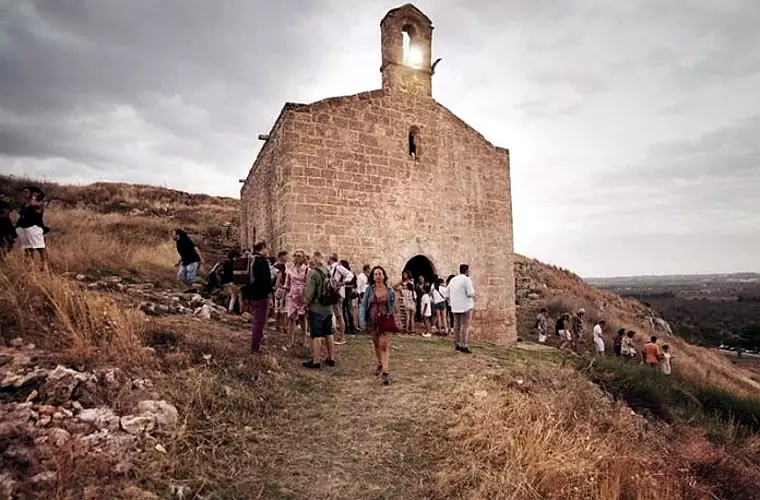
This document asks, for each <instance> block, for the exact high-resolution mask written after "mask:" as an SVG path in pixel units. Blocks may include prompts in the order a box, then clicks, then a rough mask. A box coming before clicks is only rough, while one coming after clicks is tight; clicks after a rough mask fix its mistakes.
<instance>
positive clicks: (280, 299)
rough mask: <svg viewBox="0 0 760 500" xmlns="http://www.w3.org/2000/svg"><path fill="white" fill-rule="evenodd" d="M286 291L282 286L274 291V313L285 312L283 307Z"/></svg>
mask: <svg viewBox="0 0 760 500" xmlns="http://www.w3.org/2000/svg"><path fill="white" fill-rule="evenodd" d="M286 293H287V292H286V291H285V289H284V288H280V289H279V290H277V291H276V292H275V293H274V313H275V314H285V313H286V312H287V311H286V309H285V295H286Z"/></svg>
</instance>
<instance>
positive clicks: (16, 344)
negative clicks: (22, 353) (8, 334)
mask: <svg viewBox="0 0 760 500" xmlns="http://www.w3.org/2000/svg"><path fill="white" fill-rule="evenodd" d="M23 346H24V339H22V338H21V337H16V338H15V339H13V340H11V347H16V348H21V347H23Z"/></svg>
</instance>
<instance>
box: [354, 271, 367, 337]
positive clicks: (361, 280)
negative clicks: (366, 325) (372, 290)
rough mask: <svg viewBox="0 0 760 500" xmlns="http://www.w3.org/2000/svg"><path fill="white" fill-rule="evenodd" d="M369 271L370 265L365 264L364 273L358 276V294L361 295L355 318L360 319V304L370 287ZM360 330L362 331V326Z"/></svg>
mask: <svg viewBox="0 0 760 500" xmlns="http://www.w3.org/2000/svg"><path fill="white" fill-rule="evenodd" d="M369 270H370V267H369V264H364V267H363V268H362V272H360V273H359V274H358V275H357V276H356V293H357V294H358V295H359V300H358V301H356V307H355V308H354V318H358V317H359V304H361V303H362V299H363V298H364V293H365V292H366V291H367V287H368V286H369V278H368V277H367V275H368V274H369ZM359 328H360V329H361V325H360V326H359Z"/></svg>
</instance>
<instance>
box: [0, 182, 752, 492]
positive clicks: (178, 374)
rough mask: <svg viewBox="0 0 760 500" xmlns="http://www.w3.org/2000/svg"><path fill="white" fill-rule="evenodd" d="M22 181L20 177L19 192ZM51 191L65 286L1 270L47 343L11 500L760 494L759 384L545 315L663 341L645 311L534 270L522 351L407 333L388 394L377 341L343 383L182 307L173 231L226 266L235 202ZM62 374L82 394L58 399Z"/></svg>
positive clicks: (36, 355)
mask: <svg viewBox="0 0 760 500" xmlns="http://www.w3.org/2000/svg"><path fill="white" fill-rule="evenodd" d="M21 184H22V182H21V181H20V180H17V179H8V178H0V185H1V186H3V187H2V192H0V194H4V195H8V194H11V195H15V192H16V191H17V189H18V187H20V185H21ZM45 188H46V190H47V192H48V195H49V197H50V198H51V199H52V200H51V205H50V207H49V209H48V214H47V218H48V223H49V225H50V226H51V227H52V228H53V233H52V234H51V237H50V244H51V265H52V267H53V272H52V273H50V274H48V273H44V272H38V271H34V270H28V269H27V268H26V266H25V265H24V264H23V263H22V262H21V260H20V259H18V258H17V257H16V256H13V257H12V258H10V259H8V260H7V261H6V262H5V263H3V264H0V283H2V284H3V286H4V290H6V291H7V292H8V293H6V294H3V295H2V296H0V325H2V326H3V329H2V334H3V337H4V340H5V341H6V342H7V343H10V341H11V340H12V338H13V337H17V336H21V337H23V339H24V341H23V342H15V343H16V344H18V345H24V344H25V343H28V342H34V343H35V344H37V347H36V348H35V347H31V348H29V349H25V348H21V349H18V348H5V349H2V350H1V351H0V380H1V381H2V389H0V421H1V422H3V423H4V424H3V425H0V495H1V494H2V493H3V491H4V489H5V491H11V490H12V491H15V492H16V494H17V495H19V498H47V497H49V496H50V495H52V494H55V496H56V497H57V498H133V499H136V498H143V499H150V498H179V496H180V494H183V495H185V498H193V497H195V498H209V499H211V498H241V499H247V498H261V499H266V498H306V497H309V498H325V499H326V498H353V499H359V500H369V499H382V498H408V499H417V498H468V499H477V498H489V499H502V498H503V499H538V498H554V499H599V500H601V499H605V500H612V499H617V498H638V499H660V498H673V499H679V498H683V499H703V498H704V499H708V498H713V499H714V498H725V499H732V498H736V499H752V498H757V497H758V496H757V491H758V490H757V487H756V486H757V485H760V479H758V477H759V474H760V472H759V471H760V468H758V464H760V440H758V439H756V438H754V437H753V434H752V432H751V431H752V430H753V429H754V430H757V429H760V409H758V408H757V407H756V406H757V405H756V402H755V400H754V399H752V398H750V397H748V396H749V395H755V394H757V392H756V387H757V382H756V381H755V380H753V379H752V377H751V375H750V374H749V373H748V372H745V371H744V370H742V369H740V368H737V367H734V366H733V365H732V364H731V363H730V362H729V361H727V360H726V359H724V358H723V357H721V356H720V355H718V354H715V353H713V352H712V351H709V350H707V349H701V348H697V347H694V346H690V345H688V344H686V343H684V342H682V341H680V340H679V339H677V338H675V337H668V338H667V341H668V342H670V343H671V344H673V345H675V350H676V353H677V356H678V364H677V370H678V371H679V372H681V374H682V375H683V377H681V376H678V375H676V376H674V377H671V378H665V377H662V376H661V375H660V374H659V373H653V372H647V371H646V370H645V369H641V368H640V367H638V366H635V365H624V364H620V363H617V362H616V361H615V360H608V361H605V360H603V361H597V362H592V361H591V360H590V359H589V358H577V357H575V356H572V355H567V354H562V353H559V352H558V351H556V350H555V349H551V348H548V347H541V346H536V345H535V344H532V343H530V342H528V340H529V339H530V338H531V337H532V332H531V331H530V327H531V325H532V322H533V317H534V315H535V313H536V311H537V310H538V308H540V307H542V306H546V307H548V308H549V309H550V310H551V311H552V312H553V313H554V312H558V311H564V310H568V311H572V310H574V309H577V308H578V307H580V306H583V307H585V308H586V309H587V310H589V312H590V316H591V318H590V319H596V318H597V317H599V316H604V317H605V318H606V319H607V320H608V321H609V322H610V323H612V324H613V325H614V326H617V325H620V326H624V327H626V328H628V329H633V330H636V331H637V332H639V333H640V336H641V338H644V337H645V336H648V335H649V334H650V333H651V332H654V331H657V332H658V334H659V335H663V334H664V331H662V329H663V328H664V326H663V325H664V323H661V322H660V321H658V319H659V318H658V317H657V314H656V313H655V312H654V311H651V310H649V309H648V308H646V307H645V306H643V305H642V304H641V303H639V302H637V301H635V300H630V299H622V298H620V297H618V296H616V295H614V294H611V293H608V292H603V291H601V290H598V289H596V288H593V287H590V286H588V285H586V284H585V283H584V282H583V281H582V280H581V279H580V278H579V277H577V276H575V275H574V274H572V273H570V272H568V271H565V270H561V269H557V268H554V267H551V266H546V265H544V264H542V263H540V262H537V261H534V260H531V259H528V258H525V257H518V258H517V262H516V269H515V272H516V277H517V280H516V281H517V287H518V290H517V297H518V299H517V300H518V304H517V306H518V323H519V325H518V326H519V332H520V335H521V337H522V338H523V339H524V340H525V342H521V344H520V346H519V348H512V349H502V348H498V347H494V346H488V345H483V346H475V347H474V351H475V354H474V356H473V357H465V356H464V355H459V354H457V353H454V352H453V351H452V349H451V348H450V345H449V344H448V342H446V341H443V340H423V339H421V338H419V337H416V338H415V337H405V336H395V337H394V338H393V340H392V351H391V373H392V378H393V385H392V386H391V387H390V388H387V389H382V388H381V387H380V386H379V384H378V383H377V381H376V380H375V379H374V377H373V376H372V371H373V369H374V360H373V354H372V348H371V344H370V342H369V339H368V338H366V337H363V336H358V337H354V338H350V339H349V343H348V344H347V345H346V346H341V347H339V348H338V349H339V350H338V359H339V366H338V368H337V369H334V370H320V371H318V372H305V371H304V370H303V369H302V368H301V366H300V356H301V355H303V354H304V353H305V352H304V351H302V350H300V349H298V348H296V349H289V348H287V343H288V340H289V339H288V338H287V336H285V335H283V334H281V333H277V332H274V331H271V330H269V331H268V332H267V338H266V345H265V349H266V354H265V355H264V356H262V357H260V358H253V357H251V355H250V354H249V351H248V349H249V348H248V342H249V333H248V330H247V325H246V324H244V323H241V322H240V321H239V320H238V318H237V317H235V318H233V317H229V316H227V315H225V314H224V313H223V312H221V311H219V310H218V309H217V308H215V306H214V305H213V304H210V303H209V302H208V301H204V299H203V298H201V297H191V296H186V295H183V294H181V293H179V290H177V289H176V287H175V285H174V284H173V282H174V272H175V270H174V269H175V268H174V264H175V262H176V256H175V253H174V252H175V250H174V248H173V243H172V242H171V240H170V239H169V231H170V230H171V229H172V228H174V227H177V226H180V227H183V228H187V229H189V230H190V232H191V233H192V234H193V235H194V236H195V237H196V239H197V240H198V241H200V243H201V245H202V248H203V250H204V253H206V254H209V255H211V254H212V252H213V251H214V249H219V253H218V254H216V255H221V252H222V249H224V248H227V247H233V246H235V237H236V235H235V232H234V230H230V231H229V233H228V232H227V228H228V227H230V225H232V226H233V227H234V226H235V225H236V224H237V221H236V216H237V203H236V201H235V200H231V199H216V198H212V197H207V196H204V195H188V194H185V193H180V192H176V191H170V190H164V189H161V188H153V187H149V186H130V185H123V184H95V185H91V186H57V185H47V186H45ZM226 223H230V224H229V225H228V224H226ZM216 255H215V256H216ZM215 256H214V257H215ZM214 257H212V258H214ZM76 274H82V275H83V276H80V277H78V278H77V277H75V275H76ZM146 305H147V306H146ZM137 306H139V309H140V310H138V307H137ZM144 306H146V307H144ZM204 308H207V309H206V310H207V311H208V312H209V314H208V316H207V317H206V316H205V313H204V312H203V311H204ZM141 310H142V311H147V312H148V313H149V314H148V315H146V314H143V313H142V312H140V311H141ZM194 312H197V313H198V314H193V313H194ZM665 335H666V334H665ZM666 336H667V335H666ZM58 364H60V365H62V366H61V369H56V371H54V370H53V369H54V368H55V367H56V365H58ZM64 367H66V368H64ZM69 368H73V369H75V370H76V371H75V373H74V374H71V373H69V374H68V375H66V374H67V373H68V372H66V371H65V370H66V369H69ZM39 370H43V371H46V370H47V371H49V372H50V373H48V372H47V371H46V372H45V373H44V374H42V373H41V372H40V371H39ZM53 373H55V375H53ZM109 373H110V374H111V375H109ZM119 373H121V374H122V375H118V374H119ZM61 374H63V375H61ZM114 374H116V375H114ZM61 376H62V377H63V378H61V379H60V380H64V381H66V380H69V379H67V378H66V377H67V376H68V377H73V378H71V379H70V380H71V384H72V385H68V383H67V384H63V386H61V384H60V382H56V383H57V384H58V385H55V384H54V386H53V387H55V388H56V389H57V390H52V387H50V384H51V383H52V382H55V381H56V380H59V379H56V378H55V377H61ZM93 377H95V378H93ZM51 380H52V382H51ZM109 380H115V382H114V383H113V384H111V382H109ZM103 383H105V384H106V385H107V387H101V385H102V384H103ZM109 384H111V385H109ZM695 384H696V385H695ZM17 385H18V387H17ZM715 386H717V387H720V388H722V389H725V390H727V391H721V390H718V389H715ZM114 387H117V388H118V390H116V389H114ZM600 387H601V388H602V389H603V390H600ZM61 390H63V392H64V393H65V394H64V396H65V397H62V396H61V393H60V391H61ZM146 391H147V392H146ZM143 398H150V400H158V399H160V400H167V401H169V402H171V404H173V405H174V406H175V407H176V409H177V412H178V419H177V421H176V425H175V427H173V428H171V429H168V430H167V429H163V430H162V429H159V428H156V429H155V430H152V431H151V430H145V431H144V432H141V433H137V434H134V435H132V436H133V438H130V439H129V440H126V438H128V437H129V436H125V432H126V430H125V429H126V428H129V429H130V430H131V429H132V427H133V426H134V425H135V423H139V422H141V420H140V419H139V417H141V416H144V415H136V417H134V416H132V415H130V414H129V413H130V412H134V411H135V410H134V408H135V404H136V403H137V402H138V401H139V400H140V399H143ZM25 401H26V402H25ZM143 403H144V401H140V404H143ZM626 403H627V404H629V405H631V407H633V408H635V409H636V413H632V412H631V409H630V408H629V407H628V406H627V405H626ZM151 404H152V403H151ZM25 405H26V406H25ZM149 406H150V405H149ZM48 412H50V413H52V414H53V415H55V414H58V415H59V417H56V418H52V420H51V419H50V418H47V417H46V416H45V415H47V413H48ZM83 412H84V413H83ZM98 412H100V413H98ZM108 412H111V413H108ZM68 414H71V415H72V416H71V417H69V416H67V415H68ZM114 414H115V415H117V417H118V416H121V417H122V418H121V420H118V419H117V420H116V425H115V426H113V422H114V421H113V420H112V419H113V415H114ZM85 415H86V416H85ZM93 415H104V417H103V418H101V419H100V420H98V419H97V418H95V419H94V420H92V421H91V420H89V418H90V417H91V416H93ZM109 415H110V416H109ZM641 415H644V416H646V417H647V419H646V420H645V419H644V418H642V416H641ZM11 417H12V418H11ZM124 418H126V421H125V420H124ZM156 418H157V417H156ZM109 419H110V420H109ZM157 421H158V420H155V422H157ZM6 422H12V423H13V424H12V425H5V423H6ZM125 422H126V424H128V425H126V424H125ZM756 424H757V426H756ZM101 425H103V426H104V428H101V427H100V426H101ZM109 425H110V426H111V427H108V426H109ZM146 425H147V424H146ZM152 425H154V424H152ZM146 429H147V427H146ZM62 431H65V432H66V434H64V433H63V432H62ZM105 431H107V432H105ZM104 432H105V433H104ZM61 436H68V438H67V439H68V440H67V441H65V440H61V439H60V438H61ZM106 436H111V438H110V439H106ZM125 440H126V441H128V442H129V443H130V445H129V447H128V448H122V447H118V446H117V447H116V448H112V447H111V446H110V445H108V443H111V444H113V442H114V441H116V442H118V443H121V442H122V441H125ZM63 441H65V442H63ZM104 450H105V451H106V452H107V453H106V454H105V455H104V454H103V453H104ZM665 457H667V458H665ZM473 465H476V466H473ZM178 492H179V493H178Z"/></svg>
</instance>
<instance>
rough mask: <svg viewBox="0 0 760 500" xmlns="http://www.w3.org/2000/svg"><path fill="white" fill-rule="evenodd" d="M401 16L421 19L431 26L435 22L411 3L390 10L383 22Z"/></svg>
mask: <svg viewBox="0 0 760 500" xmlns="http://www.w3.org/2000/svg"><path fill="white" fill-rule="evenodd" d="M399 15H408V16H415V17H419V18H422V19H424V20H425V21H427V23H428V24H430V25H432V24H433V21H431V20H430V18H429V17H428V16H426V15H425V13H424V12H422V11H421V10H420V9H418V8H417V7H415V6H414V5H412V4H410V3H408V4H405V5H402V6H401V7H396V8H395V9H391V10H389V11H388V13H387V14H385V17H384V18H383V21H385V19H386V18H388V17H395V16H399ZM383 21H381V22H380V24H382V23H383Z"/></svg>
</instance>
